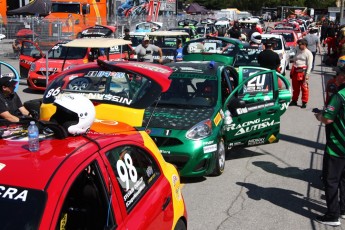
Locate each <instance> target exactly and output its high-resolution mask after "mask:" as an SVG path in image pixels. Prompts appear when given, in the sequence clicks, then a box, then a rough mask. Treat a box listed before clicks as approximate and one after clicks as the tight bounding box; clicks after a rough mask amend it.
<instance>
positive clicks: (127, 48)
mask: <svg viewBox="0 0 345 230" xmlns="http://www.w3.org/2000/svg"><path fill="white" fill-rule="evenodd" d="M124 32H125V36H124V37H123V40H127V41H131V40H132V39H131V37H130V35H129V29H128V28H125V29H124ZM123 52H124V53H125V57H124V59H125V60H129V59H130V57H131V54H132V52H133V48H132V47H130V46H128V45H125V46H123Z"/></svg>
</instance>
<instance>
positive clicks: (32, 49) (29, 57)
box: [19, 40, 44, 78]
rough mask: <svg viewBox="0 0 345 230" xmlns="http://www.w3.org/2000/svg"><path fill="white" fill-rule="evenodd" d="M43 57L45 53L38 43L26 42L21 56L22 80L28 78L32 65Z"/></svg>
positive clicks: (21, 50) (23, 43)
mask: <svg viewBox="0 0 345 230" xmlns="http://www.w3.org/2000/svg"><path fill="white" fill-rule="evenodd" d="M43 56H44V53H43V51H42V50H41V49H40V48H39V46H38V44H37V43H35V42H33V41H30V40H24V41H23V42H22V47H21V49H20V56H19V70H20V76H21V77H22V78H27V77H28V73H29V70H30V66H31V64H32V63H33V62H35V61H36V60H38V59H40V58H41V57H43Z"/></svg>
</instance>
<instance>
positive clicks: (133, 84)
mask: <svg viewBox="0 0 345 230" xmlns="http://www.w3.org/2000/svg"><path fill="white" fill-rule="evenodd" d="M148 92H150V93H148ZM65 93H66V94H70V93H78V94H82V95H84V96H86V97H87V98H89V99H90V100H92V101H96V102H98V103H104V104H117V105H121V106H124V107H131V108H138V107H142V106H145V105H146V106H149V105H151V103H152V102H153V100H154V99H152V98H156V97H158V95H159V94H160V93H161V88H160V86H159V85H158V84H157V83H156V82H154V81H151V80H150V79H148V78H147V77H145V76H143V75H140V74H135V73H131V72H124V71H123V70H120V69H119V70H117V69H116V68H115V69H114V70H111V71H110V70H107V69H102V68H98V67H95V68H89V69H81V70H78V69H76V70H74V71H71V72H68V73H63V74H62V75H61V76H60V77H58V78H56V79H55V80H54V81H52V82H51V83H50V84H49V86H48V87H47V90H46V91H45V93H44V96H43V103H46V104H48V103H53V102H54V100H55V99H56V98H58V96H61V95H62V94H65Z"/></svg>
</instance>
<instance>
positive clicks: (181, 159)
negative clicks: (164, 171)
mask: <svg viewBox="0 0 345 230" xmlns="http://www.w3.org/2000/svg"><path fill="white" fill-rule="evenodd" d="M163 157H164V160H165V161H167V162H169V163H171V164H173V165H175V166H176V167H177V169H179V170H180V169H182V168H183V167H184V166H185V165H186V164H187V162H188V161H189V157H188V156H172V155H163Z"/></svg>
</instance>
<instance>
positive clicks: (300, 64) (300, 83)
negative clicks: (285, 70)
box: [290, 48, 313, 104]
mask: <svg viewBox="0 0 345 230" xmlns="http://www.w3.org/2000/svg"><path fill="white" fill-rule="evenodd" d="M312 66H313V54H312V53H311V52H310V50H308V49H307V48H306V49H304V50H301V49H299V48H298V49H297V53H296V56H295V57H294V64H293V66H292V68H291V71H290V77H291V79H292V89H293V93H292V101H293V102H297V101H298V97H299V94H300V91H302V103H303V104H307V103H308V100H309V86H308V79H307V76H308V77H309V75H310V72H311V68H312Z"/></svg>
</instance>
